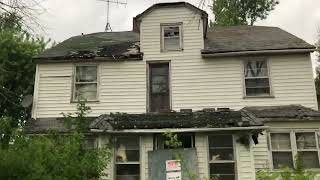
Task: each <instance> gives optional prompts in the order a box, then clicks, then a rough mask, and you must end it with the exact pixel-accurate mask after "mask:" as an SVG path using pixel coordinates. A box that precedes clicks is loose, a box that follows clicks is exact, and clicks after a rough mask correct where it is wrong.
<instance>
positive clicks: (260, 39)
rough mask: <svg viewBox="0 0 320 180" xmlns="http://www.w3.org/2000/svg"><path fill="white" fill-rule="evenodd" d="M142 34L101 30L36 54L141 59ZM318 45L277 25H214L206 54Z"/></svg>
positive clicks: (297, 49) (304, 48)
mask: <svg viewBox="0 0 320 180" xmlns="http://www.w3.org/2000/svg"><path fill="white" fill-rule="evenodd" d="M139 41H140V34H139V33H136V32H132V31H124V32H100V33H93V34H87V35H80V36H74V37H71V38H69V39H67V40H65V41H63V42H62V43H59V44H58V45H56V46H55V47H53V48H50V49H47V50H45V51H44V52H43V53H42V54H40V55H38V56H36V57H34V59H35V60H37V62H42V61H44V62H47V61H63V60H68V61H70V60H79V59H90V60H93V59H94V60H119V59H134V60H137V59H138V60H141V59H142V56H143V53H142V52H140V43H139ZM314 49H315V47H314V46H312V45H310V44H308V43H307V42H305V41H304V40H302V39H300V38H298V37H296V36H294V35H292V34H290V33H288V32H286V31H284V30H282V29H280V28H277V27H265V26H230V27H214V28H212V29H210V30H209V31H208V33H207V38H206V39H205V47H204V49H203V50H202V56H203V57H206V56H207V55H208V56H211V55H214V56H227V55H232V56H235V55H237V56H239V55H242V54H243V55H248V54H249V55H250V54H262V53H280V52H281V51H283V52H285V53H290V52H291V53H297V52H301V53H309V52H312V51H314Z"/></svg>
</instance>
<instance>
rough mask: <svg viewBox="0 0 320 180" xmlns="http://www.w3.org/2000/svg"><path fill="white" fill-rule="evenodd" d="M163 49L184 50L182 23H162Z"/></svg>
mask: <svg viewBox="0 0 320 180" xmlns="http://www.w3.org/2000/svg"><path fill="white" fill-rule="evenodd" d="M161 33H162V44H161V46H162V50H163V51H175V50H182V49H183V47H182V23H176V24H162V25H161Z"/></svg>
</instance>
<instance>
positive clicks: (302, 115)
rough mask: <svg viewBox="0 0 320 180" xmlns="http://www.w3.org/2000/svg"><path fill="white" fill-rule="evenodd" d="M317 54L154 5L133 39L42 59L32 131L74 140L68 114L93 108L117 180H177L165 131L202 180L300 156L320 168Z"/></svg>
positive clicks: (83, 42) (87, 41)
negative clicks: (110, 146) (68, 134)
mask: <svg viewBox="0 0 320 180" xmlns="http://www.w3.org/2000/svg"><path fill="white" fill-rule="evenodd" d="M314 50H315V47H314V46H312V45H310V44H308V43H306V42H305V41H303V40H301V39H299V38H298V37H296V36H294V35H292V34H290V33H288V32H286V31H284V30H282V29H280V28H277V27H263V26H231V27H212V28H209V27H208V14H207V13H206V12H205V11H203V10H201V9H199V8H197V7H195V6H193V5H191V4H189V3H185V2H175V3H160V4H155V5H153V6H151V7H150V8H148V9H147V10H145V11H144V12H142V13H141V14H139V15H137V16H136V17H134V18H133V29H132V31H126V32H101V33H93V34H86V35H79V36H75V37H71V38H69V39H67V40H65V41H64V42H62V43H60V44H58V45H57V46H55V47H53V48H51V49H48V50H46V51H45V52H44V53H43V54H41V55H39V56H37V57H35V58H34V61H35V62H36V63H37V69H36V78H35V91H34V103H33V112H32V116H33V119H34V120H33V122H32V123H31V124H30V126H29V131H30V132H31V133H34V134H37V133H40V134H43V133H46V132H48V131H49V130H50V129H56V130H58V131H61V132H65V131H66V129H65V128H64V127H63V125H62V123H61V118H62V115H61V113H62V112H64V113H67V112H74V111H75V110H76V105H77V102H78V100H79V99H86V100H87V105H88V106H90V107H91V109H92V111H91V113H90V114H89V115H88V116H90V117H91V118H92V119H93V121H92V123H91V124H90V134H91V136H90V137H91V138H92V143H93V145H94V146H96V147H101V146H103V145H104V144H107V143H108V142H110V141H113V142H114V147H115V148H114V158H113V160H112V163H111V164H110V165H109V167H108V169H107V170H106V172H108V178H109V179H111V180H129V179H130V180H147V179H149V180H162V179H165V177H166V176H167V177H168V174H167V175H166V173H167V172H166V167H165V165H166V161H167V160H170V158H172V157H170V155H167V154H165V152H166V151H165V150H166V149H167V148H168V147H167V145H166V144H165V143H164V136H163V133H164V132H167V131H170V132H175V133H177V134H178V139H179V140H180V141H181V142H182V147H181V149H182V150H181V152H184V153H186V154H188V155H187V156H186V158H187V162H188V165H189V166H190V167H192V171H194V172H195V173H196V175H197V177H198V179H210V178H212V177H216V176H218V177H220V179H221V180H235V179H238V180H244V179H245V180H254V179H256V172H257V170H259V169H271V170H277V169H279V168H280V167H282V166H289V167H294V166H295V164H294V158H295V156H296V155H297V154H298V153H299V154H301V158H302V161H303V164H304V166H305V167H307V168H310V169H320V164H319V158H320V154H319V153H320V139H319V128H320V112H318V111H317V110H318V107H317V98H316V92H315V85H314V81H313V72H312V65H311V59H310V53H311V52H313V51H314ZM184 150H185V151H184ZM157 152H159V153H160V154H158V155H157V154H156V153H157ZM161 153H162V154H161ZM159 156H162V158H159ZM157 158H158V159H157ZM184 171H185V170H184V169H182V176H183V177H184V176H185V175H184V173H185V172H184ZM190 171H191V170H190ZM172 177H173V176H172ZM185 179H187V178H185Z"/></svg>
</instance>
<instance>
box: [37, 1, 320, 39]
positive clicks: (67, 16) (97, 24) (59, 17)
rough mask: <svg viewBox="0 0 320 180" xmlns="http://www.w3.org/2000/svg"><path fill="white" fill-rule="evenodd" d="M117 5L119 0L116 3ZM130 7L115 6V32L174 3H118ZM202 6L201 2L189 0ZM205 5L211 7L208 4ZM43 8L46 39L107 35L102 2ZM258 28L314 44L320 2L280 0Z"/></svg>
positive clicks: (52, 3)
mask: <svg viewBox="0 0 320 180" xmlns="http://www.w3.org/2000/svg"><path fill="white" fill-rule="evenodd" d="M114 1H117V0H114ZM118 1H120V2H121V1H122V2H127V5H114V4H113V5H112V6H111V11H110V23H111V27H112V29H113V31H126V30H131V26H132V17H134V16H136V15H137V14H139V13H141V12H142V11H144V10H145V9H146V8H148V7H149V6H151V5H152V4H154V3H158V2H173V1H174V0H118ZM186 1H187V2H190V3H192V4H194V5H195V6H198V5H199V2H200V1H201V0H186ZM206 4H208V5H209V4H210V2H209V0H207V3H206ZM43 6H44V7H45V8H47V9H48V11H47V12H46V13H44V14H42V15H41V16H40V17H39V18H40V21H41V24H43V25H44V27H45V30H46V33H45V34H44V36H45V37H47V38H51V39H53V40H55V41H57V42H61V41H63V40H65V39H67V38H69V37H71V36H75V35H80V34H81V33H85V34H87V33H94V32H101V31H104V27H105V24H106V16H107V5H106V3H105V2H102V1H99V0H46V1H45V2H44V3H43ZM204 10H206V11H207V12H208V14H209V18H211V19H212V18H213V15H212V12H211V10H210V8H209V7H208V6H205V8H204ZM255 25H264V26H278V27H281V28H282V29H284V30H286V31H288V32H290V33H292V34H294V35H296V36H298V37H300V38H302V39H304V40H306V41H307V42H309V43H312V44H314V43H315V41H316V38H317V29H320V0H280V4H279V5H278V6H276V9H275V10H274V11H272V12H271V13H270V15H269V16H268V18H267V19H266V20H263V21H259V22H257V23H256V24H255Z"/></svg>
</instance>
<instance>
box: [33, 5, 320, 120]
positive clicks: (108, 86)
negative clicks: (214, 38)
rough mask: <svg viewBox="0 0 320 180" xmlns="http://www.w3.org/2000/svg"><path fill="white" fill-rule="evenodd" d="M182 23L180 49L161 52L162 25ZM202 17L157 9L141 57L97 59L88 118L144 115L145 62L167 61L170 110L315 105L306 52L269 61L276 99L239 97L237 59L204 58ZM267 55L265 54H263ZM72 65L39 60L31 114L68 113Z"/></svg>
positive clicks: (145, 27) (147, 21) (144, 27)
mask: <svg viewBox="0 0 320 180" xmlns="http://www.w3.org/2000/svg"><path fill="white" fill-rule="evenodd" d="M176 22H182V23H183V30H182V31H183V37H184V38H183V43H184V50H183V51H172V52H161V49H160V46H161V41H160V39H161V38H160V37H161V36H160V24H161V23H176ZM202 48H203V34H202V20H201V18H200V16H199V15H197V14H194V12H193V11H190V10H188V9H185V8H175V9H170V8H164V9H156V10H154V11H153V12H152V13H150V14H148V15H147V16H146V17H144V19H142V22H141V51H142V52H143V53H144V60H143V61H126V62H101V63H99V66H100V67H99V70H100V75H99V77H100V86H99V88H98V89H99V102H97V103H89V106H91V108H92V113H91V114H90V116H98V115H100V114H103V113H110V112H127V113H144V112H146V106H147V73H146V69H147V63H148V62H150V61H152V62H154V61H161V60H165V61H171V63H170V66H171V74H170V76H171V105H172V109H173V110H176V111H179V109H193V110H201V109H203V108H212V107H213V108H218V107H229V108H232V109H236V110H238V109H241V108H243V107H244V106H270V105H288V104H301V105H303V106H306V107H310V108H314V109H317V108H318V107H317V102H316V93H315V87H314V82H313V74H312V67H311V60H310V57H309V55H295V54H292V55H277V56H276V55H274V56H268V57H266V58H267V59H268V60H269V62H270V63H269V64H270V67H269V70H270V78H271V86H272V91H273V95H274V98H250V99H249V98H247V99H244V98H243V91H244V90H243V62H242V61H243V60H244V59H245V58H243V57H241V58H239V57H228V58H209V59H202V58H201V54H200V50H201V49H202ZM264 58H265V57H264ZM72 74H73V64H71V63H54V64H53V63H51V64H38V75H37V76H39V77H38V78H37V82H36V85H37V86H36V87H37V91H35V104H34V108H33V117H35V118H46V117H57V116H61V114H60V113H61V112H72V111H74V110H75V108H76V104H75V103H70V100H71V95H72Z"/></svg>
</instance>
